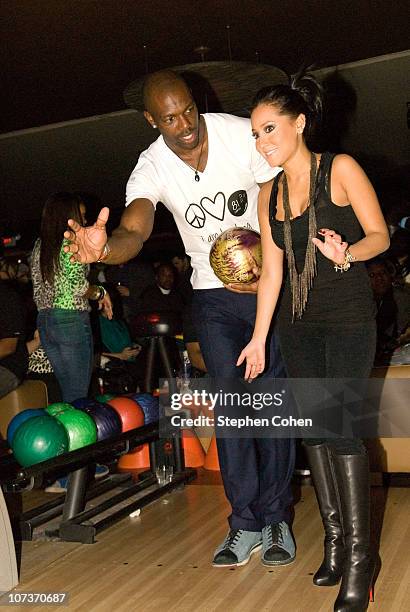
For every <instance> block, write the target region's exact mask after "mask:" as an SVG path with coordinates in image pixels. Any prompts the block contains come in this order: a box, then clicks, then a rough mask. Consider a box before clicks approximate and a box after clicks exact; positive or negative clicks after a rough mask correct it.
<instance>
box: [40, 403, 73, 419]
mask: <svg viewBox="0 0 410 612" xmlns="http://www.w3.org/2000/svg"><path fill="white" fill-rule="evenodd" d="M66 410H74V406H73V405H72V404H69V403H68V402H55V403H54V404H50V405H49V406H47V408H46V412H48V414H49V415H50V416H56V415H57V414H60V413H61V412H65V411H66Z"/></svg>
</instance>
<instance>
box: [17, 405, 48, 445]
mask: <svg viewBox="0 0 410 612" xmlns="http://www.w3.org/2000/svg"><path fill="white" fill-rule="evenodd" d="M45 414H46V413H45V411H44V409H43V408H28V409H27V410H22V411H21V412H19V413H18V414H16V415H15V416H14V417H13V418H12V419H11V421H10V423H9V424H8V427H7V442H8V444H9V446H10V448H11V445H12V442H13V438H14V434H15V433H16V431H17V430H18V428H19V427H20V425H22V424H23V423H24V422H25V421H27V420H28V419H32V418H33V417H35V416H45Z"/></svg>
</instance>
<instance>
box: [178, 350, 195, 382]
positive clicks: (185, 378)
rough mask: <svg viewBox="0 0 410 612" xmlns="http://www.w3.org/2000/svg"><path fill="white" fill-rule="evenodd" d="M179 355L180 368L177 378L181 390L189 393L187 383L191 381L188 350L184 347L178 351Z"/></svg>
mask: <svg viewBox="0 0 410 612" xmlns="http://www.w3.org/2000/svg"><path fill="white" fill-rule="evenodd" d="M180 357H181V370H180V374H179V379H180V387H181V392H188V393H189V391H190V389H189V383H190V381H191V371H192V365H191V362H190V360H189V357H188V351H187V350H186V349H184V350H183V351H180Z"/></svg>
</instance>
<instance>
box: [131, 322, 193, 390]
mask: <svg viewBox="0 0 410 612" xmlns="http://www.w3.org/2000/svg"><path fill="white" fill-rule="evenodd" d="M181 327H182V325H181V317H180V316H179V315H178V314H177V313H175V312H158V313H156V312H150V313H146V312H143V313H139V314H138V315H136V316H135V317H134V319H133V320H132V322H131V326H130V328H131V334H132V337H133V338H134V339H137V338H148V339H149V345H148V352H147V362H146V365H145V373H144V392H145V393H151V392H152V391H153V390H154V389H155V387H156V386H155V385H153V375H154V370H155V360H156V358H158V354H159V357H160V360H161V365H162V368H163V372H164V375H165V376H164V378H167V379H169V385H170V392H171V393H173V392H175V391H176V384H175V369H176V368H177V367H179V365H180V364H179V363H178V361H177V360H176V359H173V358H172V355H171V354H170V351H169V348H168V346H167V344H169V341H170V340H171V341H172V342H175V334H177V333H179V332H180V331H181ZM175 346H176V344H175ZM175 353H176V354H177V350H176V351H175ZM174 387H175V388H174Z"/></svg>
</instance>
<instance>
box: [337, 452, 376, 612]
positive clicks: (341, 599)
mask: <svg viewBox="0 0 410 612" xmlns="http://www.w3.org/2000/svg"><path fill="white" fill-rule="evenodd" d="M333 462H334V467H335V475H336V479H337V483H338V490H339V494H340V502H341V510H342V517H343V518H342V524H343V532H344V538H345V550H346V557H345V562H344V569H343V574H342V584H341V585H340V590H339V595H338V597H337V599H336V602H335V605H334V610H335V612H364V611H365V610H367V606H368V603H369V592H370V589H371V587H372V582H373V575H374V571H375V561H374V558H373V557H372V555H371V553H370V542H369V540H370V482H369V461H368V457H367V455H336V454H335V455H334V456H333Z"/></svg>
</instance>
